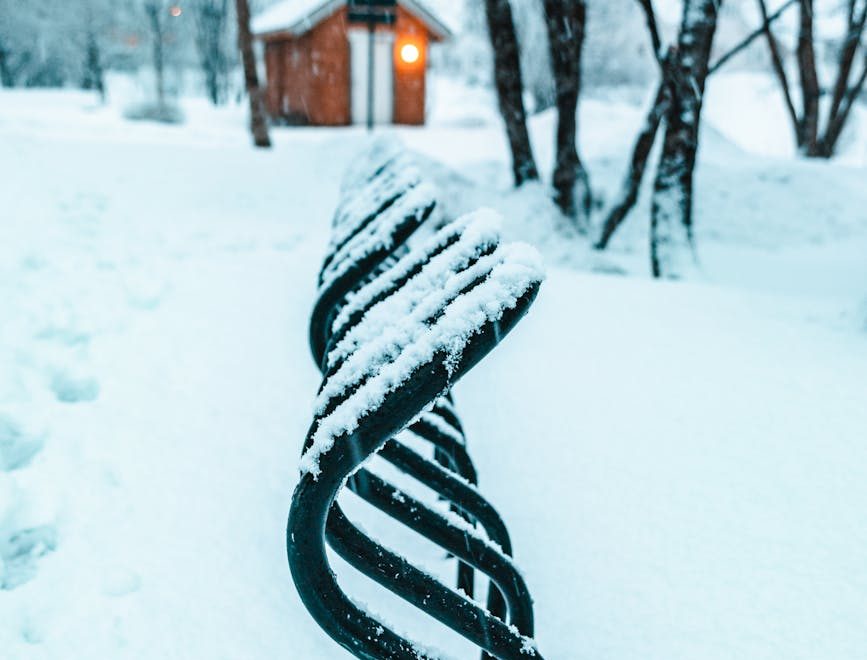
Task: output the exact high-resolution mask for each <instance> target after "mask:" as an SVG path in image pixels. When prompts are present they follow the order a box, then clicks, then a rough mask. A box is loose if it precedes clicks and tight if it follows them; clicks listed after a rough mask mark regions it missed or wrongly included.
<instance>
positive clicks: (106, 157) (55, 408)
mask: <svg viewBox="0 0 867 660" xmlns="http://www.w3.org/2000/svg"><path fill="white" fill-rule="evenodd" d="M43 98H47V99H51V101H52V102H53V103H57V104H61V105H62V104H63V103H66V104H67V106H64V112H65V113H67V114H68V116H69V119H68V122H69V123H68V125H64V124H62V123H61V125H59V126H58V125H56V119H54V118H52V117H50V116H49V115H48V114H46V116H45V117H42V118H40V117H39V116H38V112H37V114H36V116H35V117H34V114H33V113H34V111H38V109H39V108H40V107H41V105H40V104H39V103H38V102H37V101H38V99H39V97H38V96H28V95H17V96H12V95H10V96H4V97H3V98H2V100H0V181H2V182H3V187H2V188H0V209H3V211H2V213H3V216H2V218H0V301H2V304H0V559H2V561H0V585H3V586H4V588H3V589H0V650H2V651H0V657H3V658H7V657H8V658H11V659H12V660H31V659H33V660H36V659H43V658H44V659H51V660H55V659H58V658H63V659H64V660H66V659H77V658H81V659H85V658H87V659H88V660H92V659H94V658H98V659H109V658H111V659H115V658H135V659H148V660H150V659H156V658H160V659H163V658H171V659H182V658H183V659H188V658H202V659H205V658H207V659H211V658H225V659H232V660H234V659H239V660H240V659H244V660H246V659H258V658H274V657H288V658H299V659H300V658H339V657H345V654H344V653H343V652H342V651H340V649H339V648H337V647H336V646H335V645H334V644H333V643H331V642H330V641H329V640H328V639H326V638H325V637H324V634H323V633H321V632H320V631H319V629H318V628H317V627H316V626H315V625H314V624H313V622H312V620H311V619H310V618H309V617H308V615H307V614H306V612H305V611H304V609H303V606H302V605H301V604H300V602H299V601H298V598H297V596H296V594H295V590H294V588H293V586H292V583H291V578H290V576H289V572H288V568H287V565H286V560H285V549H284V538H283V535H284V528H285V517H286V513H287V510H288V504H289V498H290V496H291V492H292V488H293V486H294V483H295V481H296V478H297V477H296V474H297V461H298V457H299V451H300V443H301V440H302V438H303V436H304V433H305V431H306V427H307V424H308V423H309V420H310V416H311V405H312V401H313V398H314V395H315V391H316V387H317V385H318V377H317V376H318V374H317V372H316V370H315V369H314V367H313V365H312V362H311V360H310V357H309V352H308V349H307V343H306V324H307V319H308V314H309V310H310V307H311V305H312V301H313V296H314V290H313V285H314V277H315V273H316V267H317V264H318V262H319V260H320V258H321V254H322V250H323V249H324V244H325V240H326V236H327V223H328V220H329V217H330V212H331V210H332V209H333V206H334V204H335V199H336V191H337V174H339V173H340V172H341V171H342V169H343V167H344V166H345V164H346V163H347V162H348V160H349V158H350V157H351V154H352V153H353V152H354V151H355V150H356V148H357V147H358V146H359V144H360V143H361V137H360V134H358V133H355V132H347V134H346V137H345V138H344V136H342V135H341V134H340V133H339V132H338V133H333V132H324V133H322V134H321V135H320V134H317V133H315V132H308V131H298V132H292V131H283V132H281V133H280V134H279V135H278V145H277V149H275V150H274V152H273V153H270V154H255V153H252V152H251V151H250V150H249V149H248V148H247V146H246V135H244V134H243V133H242V132H241V133H238V131H237V126H234V125H232V126H229V127H228V128H225V127H223V126H221V125H219V124H218V123H211V124H208V125H207V128H206V129H201V130H200V131H197V130H187V129H165V128H155V127H148V126H135V125H129V124H125V123H123V122H121V121H119V120H115V119H113V118H112V117H111V116H109V115H108V114H107V113H106V112H101V113H95V114H93V115H92V116H90V115H86V114H83V113H82V112H81V109H80V107H78V106H77V105H76V104H75V103H70V102H69V101H68V99H67V97H66V96H63V97H62V98H61V96H51V95H48V96H46V97H43ZM71 98H73V99H77V98H78V97H76V96H72V97H71ZM34 99H36V101H35V100H34ZM7 100H9V101H10V102H9V103H6V101H7ZM28 108H29V111H28ZM24 117H28V118H29V119H28V120H27V123H24V119H23V118H24ZM227 124H228V122H227ZM22 126H23V127H24V128H22ZM439 130H440V129H433V130H431V131H428V132H420V133H409V134H408V135H409V137H410V140H411V141H414V144H416V145H417V146H419V147H421V148H425V147H428V149H429V151H432V152H435V151H436V149H437V148H442V147H441V145H442V144H445V143H447V142H448V141H449V140H451V141H453V143H454V142H455V140H456V138H455V136H456V134H460V132H459V131H458V130H457V129H454V130H446V129H441V132H438V131H439ZM494 134H495V133H494V132H493V131H492V132H490V133H489V135H494ZM434 147H436V148H434ZM458 148H459V146H456V147H455V149H456V150H457V149H458ZM719 160H720V162H722V164H718V163H717V164H711V165H708V169H710V170H712V171H713V169H714V168H717V170H718V171H719V172H720V173H721V174H720V176H725V175H726V174H727V170H725V163H724V159H723V158H720V159H719ZM756 167H761V164H759V165H757V166H756ZM792 171H793V174H792V176H794V177H803V178H806V177H804V175H803V171H804V169H803V167H801V166H798V167H797V168H795V167H794V166H793V170H792ZM730 174H731V176H732V177H734V176H736V173H735V172H734V171H732V172H731V173H730ZM855 175H863V171H862V172H857V171H852V172H851V176H852V177H854V176H855ZM840 176H841V177H842V179H843V181H844V184H845V182H846V181H849V180H850V179H847V177H849V176H850V174H849V173H843V174H841V175H840ZM829 179H830V177H829ZM844 184H841V185H844ZM706 185H708V187H710V185H709V184H706ZM771 185H773V184H771ZM787 194H791V193H790V191H788V190H787V189H785V187H784V186H782V185H779V186H778V187H777V188H776V189H774V191H773V193H772V197H777V198H780V197H784V196H785V195H787ZM840 207H841V209H842V210H841V213H843V214H844V215H845V214H846V213H850V214H851V213H859V212H863V208H864V207H863V205H861V202H860V201H859V200H853V201H852V203H851V205H850V206H848V207H847V206H846V204H845V203H844V202H841V203H840ZM859 209H860V210H859ZM849 225H851V226H852V227H855V229H852V230H851V231H848V233H845V234H844V235H843V237H844V238H845V239H846V242H845V243H844V242H842V241H838V242H834V241H833V240H826V242H825V243H822V244H799V245H795V246H791V247H788V248H787V249H785V250H780V251H777V252H771V251H769V250H764V251H763V250H762V249H761V248H760V247H757V246H755V245H754V246H751V247H748V246H741V245H739V244H737V243H736V242H732V241H728V242H726V241H720V242H719V243H713V242H708V243H707V244H706V250H705V252H704V255H705V258H706V262H707V265H708V268H709V270H710V275H709V280H710V281H709V282H707V283H702V284H679V285H673V284H657V283H653V282H650V281H648V280H646V279H643V278H636V277H613V276H604V275H593V274H587V273H579V272H575V271H573V270H569V269H565V268H561V267H556V266H555V267H553V268H551V275H550V277H549V279H548V281H547V282H546V283H545V285H544V286H543V290H542V293H541V294H540V297H539V300H538V303H537V305H536V306H535V307H534V309H533V310H532V312H531V313H530V315H529V316H528V317H527V319H526V320H525V321H524V322H522V324H521V325H520V326H519V328H518V330H516V331H515V333H514V334H513V335H511V336H510V337H509V338H508V339H507V340H506V341H505V342H504V344H503V345H502V346H500V347H498V349H497V350H496V351H494V353H493V354H492V355H491V356H490V357H489V358H488V359H486V360H485V361H484V362H483V363H482V364H481V365H480V366H479V367H478V368H477V369H475V370H474V371H473V372H472V373H471V374H470V375H468V376H467V378H466V380H465V381H463V382H462V383H461V384H459V386H458V388H457V391H456V398H457V405H458V409H459V412H460V414H461V416H462V418H463V420H464V421H465V424H466V426H467V432H468V437H469V441H470V443H471V453H472V455H473V457H474V459H475V460H476V462H477V465H478V468H479V471H480V475H481V480H482V490H483V492H484V493H485V494H486V495H487V496H488V497H489V498H490V500H491V501H492V502H493V503H494V504H495V505H496V506H497V507H498V508H499V509H500V511H501V513H502V514H503V517H504V519H505V520H506V522H507V524H508V525H509V528H510V531H511V533H512V537H513V541H514V545H515V551H516V556H517V561H518V564H519V566H520V567H521V568H522V570H523V572H524V574H525V575H526V578H527V582H528V584H529V586H530V589H531V592H532V593H533V595H534V597H535V599H536V619H537V629H538V639H539V643H540V648H541V650H542V652H543V654H544V655H545V657H548V658H594V659H608V658H610V659H612V660H624V659H629V658H639V657H640V658H642V659H648V658H649V659H656V658H659V659H660V660H662V659H663V658H665V659H666V660H671V659H673V658H675V659H679V658H683V659H684V660H685V659H687V658H690V659H692V658H703V659H716V658H719V659H723V658H732V657H739V658H749V659H757V660H758V659H764V658H769V659H770V658H774V659H783V658H785V659H786V660H789V659H792V658H795V659H797V658H804V659H807V658H809V659H811V660H815V658H834V659H835V660H850V659H851V660H855V659H860V658H863V654H864V649H865V648H867V628H865V626H864V624H863V621H864V617H865V614H867V561H865V559H867V528H865V526H864V520H865V519H867V480H865V479H864V474H865V471H867V443H865V441H864V439H865V437H867V406H865V404H864V401H865V394H867V334H865V332H864V318H863V314H864V310H863V308H862V307H861V304H862V302H863V300H864V295H865V294H867V265H865V260H864V258H863V255H864V254H865V252H864V250H862V249H861V248H862V247H864V246H865V245H867V240H865V235H867V232H863V231H862V232H861V233H860V234H859V233H858V232H857V231H856V229H857V227H858V223H856V222H851V223H849ZM849 225H846V226H849ZM860 226H861V227H862V228H863V222H862V224H861V225H860ZM823 227H824V225H823ZM825 229H827V228H826V227H825V228H824V229H817V230H816V231H818V232H821V231H824V230H825ZM805 233H806V230H805ZM826 233H828V232H826ZM631 249H633V248H630V247H629V246H626V247H622V248H621V250H622V255H621V256H623V255H625V256H623V258H624V259H625V261H626V262H629V261H630V259H631V257H630V250H631ZM634 249H635V250H638V249H640V248H639V247H635V248H634ZM859 257H860V258H859ZM781 273H787V274H788V275H786V276H783V275H782V274H781ZM798 274H800V276H798ZM751 275H752V277H751ZM757 281H758V284H756V282H757ZM714 282H715V283H714ZM368 522H369V523H370V524H369V525H366V526H367V527H368V528H370V529H377V527H376V525H377V524H378V523H379V519H378V518H376V517H375V516H371V517H370V518H369V521H368ZM419 550H420V552H421V553H422V556H421V560H423V561H425V562H427V564H429V565H430V564H436V562H437V561H439V564H440V565H441V566H442V567H449V564H448V563H447V562H445V561H442V560H441V559H437V558H438V555H436V554H435V553H432V552H431V551H430V550H429V549H428V548H420V549H419ZM425 553H426V554H425ZM448 570H449V572H451V568H450V567H449V568H448ZM348 583H349V584H350V586H351V587H352V588H357V589H358V590H359V591H358V593H360V594H361V596H362V598H364V599H366V600H368V602H369V603H370V604H371V606H372V608H373V609H374V610H376V611H381V612H383V613H385V614H386V617H387V618H391V617H392V610H391V607H392V601H391V600H390V599H388V598H384V597H383V598H382V599H381V600H376V599H375V598H377V596H376V594H377V593H378V592H377V591H376V590H373V589H368V588H366V587H365V585H364V584H363V583H362V582H361V581H360V580H358V581H356V580H352V579H350V580H349V581H348ZM354 593H355V592H354ZM393 616H394V618H395V619H396V620H397V621H398V622H399V625H403V626H407V627H410V628H413V629H414V631H415V632H417V633H418V634H419V635H420V636H421V637H422V641H424V642H426V643H429V644H440V643H441V644H442V646H444V647H446V648H447V649H448V650H449V651H450V652H452V654H454V655H457V656H458V657H467V655H466V653H465V647H462V646H461V645H460V644H459V643H457V642H455V641H454V640H453V639H450V638H449V639H446V638H444V637H443V636H442V632H441V629H440V628H439V627H438V626H436V625H434V624H428V623H427V622H426V620H425V619H423V618H420V617H415V619H416V620H417V621H421V622H423V623H421V624H417V625H415V626H414V625H413V624H412V623H411V622H412V619H413V617H412V615H407V613H406V612H403V613H402V614H395V615H393ZM473 657H475V655H474V654H473Z"/></svg>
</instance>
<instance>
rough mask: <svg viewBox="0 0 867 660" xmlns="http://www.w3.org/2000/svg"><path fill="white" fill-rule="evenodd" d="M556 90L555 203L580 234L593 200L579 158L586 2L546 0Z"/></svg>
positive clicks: (582, 231) (553, 179)
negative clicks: (579, 118)
mask: <svg viewBox="0 0 867 660" xmlns="http://www.w3.org/2000/svg"><path fill="white" fill-rule="evenodd" d="M544 1H545V4H544V7H545V23H546V25H547V27H548V43H549V45H550V49H551V68H552V69H553V72H554V84H555V87H556V90H557V160H556V164H555V166H554V174H553V176H552V182H553V184H554V201H555V202H556V203H557V206H559V207H560V210H561V211H563V213H564V214H566V215H568V216H569V217H571V218H574V219H575V223H576V226H577V228H578V230H579V231H580V232H581V233H586V232H587V231H588V229H589V226H590V209H591V206H592V204H593V196H592V192H591V189H590V176H589V175H588V173H587V170H586V169H585V168H584V165H583V164H582V163H581V158H580V157H579V155H578V147H577V140H578V125H577V110H578V97H579V95H580V93H581V49H582V46H583V45H584V27H585V23H586V15H587V7H586V5H585V3H584V0H544Z"/></svg>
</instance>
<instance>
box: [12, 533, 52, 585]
mask: <svg viewBox="0 0 867 660" xmlns="http://www.w3.org/2000/svg"><path fill="white" fill-rule="evenodd" d="M56 549H57V530H56V529H55V528H54V526H53V525H42V526H40V527H31V528H29V529H22V530H18V531H17V532H13V533H12V534H9V535H8V536H7V535H5V534H4V535H3V536H0V589H5V590H7V591H8V590H11V589H15V588H16V587H20V586H21V585H23V584H26V583H27V582H30V580H32V579H33V578H34V577H36V571H37V565H38V562H39V559H40V557H43V556H45V555H46V554H48V553H49V552H54V551H55V550H56Z"/></svg>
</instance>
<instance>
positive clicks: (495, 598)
mask: <svg viewBox="0 0 867 660" xmlns="http://www.w3.org/2000/svg"><path fill="white" fill-rule="evenodd" d="M435 211H436V202H435V194H434V191H433V189H432V188H431V187H430V186H429V185H428V184H427V183H426V182H424V181H423V180H422V177H421V175H420V173H419V171H418V169H417V167H416V166H415V164H414V163H413V160H412V158H411V157H410V156H408V155H407V154H406V153H404V151H403V149H402V148H401V147H400V145H398V144H396V143H393V142H388V143H380V144H378V145H375V147H374V148H373V149H372V150H371V151H370V152H369V153H368V154H367V156H366V157H365V158H362V159H361V160H360V161H358V162H357V163H356V164H355V166H354V167H353V168H352V169H351V170H350V172H348V173H347V175H346V177H345V180H344V185H343V189H342V194H341V203H340V206H339V207H338V209H337V212H336V214H335V218H334V223H333V236H332V242H331V245H330V248H329V251H328V255H327V256H326V258H325V261H324V264H323V267H322V271H321V272H320V275H319V293H318V297H317V300H316V303H315V306H314V310H313V313H312V316H311V321H310V347H311V351H312V354H313V358H314V360H315V362H316V364H317V365H318V366H319V367H320V369H321V370H322V373H323V375H324V378H323V381H322V386H321V388H320V392H319V396H318V399H317V407H316V413H315V417H314V420H313V423H312V425H311V427H310V430H309V431H308V434H307V438H306V441H305V443H304V451H303V455H302V458H301V479H300V482H299V484H298V486H297V488H296V490H295V492H294V494H293V497H292V506H291V511H290V514H289V524H288V528H287V549H288V555H289V564H290V568H291V571H292V576H293V579H294V582H295V585H296V587H297V589H298V592H299V594H300V596H301V599H302V601H303V602H304V604H305V606H306V607H307V609H308V610H309V611H310V613H311V614H312V616H313V618H314V619H315V620H316V622H317V623H318V624H319V625H320V626H321V627H322V628H323V629H324V630H325V631H326V632H327V633H328V634H329V635H330V636H331V637H332V638H333V639H334V640H335V641H336V642H337V643H339V644H340V645H341V646H343V647H344V648H345V649H347V650H348V651H350V652H351V653H353V654H354V655H355V656H357V657H359V658H372V659H380V658H432V657H435V656H431V655H429V652H426V651H424V650H422V649H420V648H418V647H417V646H416V645H415V644H414V643H413V642H411V641H410V640H408V639H406V638H404V637H402V636H401V635H399V634H397V633H395V632H394V631H392V630H391V629H390V628H389V627H388V626H387V625H386V624H384V623H382V622H380V621H378V620H377V619H376V618H374V617H373V616H372V615H370V614H368V613H367V612H365V611H364V610H363V609H361V608H360V607H358V606H357V605H356V604H355V603H354V602H353V601H352V600H351V599H350V597H349V596H347V595H346V594H345V593H344V592H343V591H342V590H341V588H340V586H339V585H338V583H337V580H336V578H335V576H334V574H333V572H332V570H331V568H330V566H329V563H328V558H327V556H326V545H325V544H326V542H327V544H328V545H329V546H330V547H331V548H332V550H334V551H335V552H336V553H337V554H338V555H339V556H341V557H342V558H343V559H344V560H346V561H347V562H348V563H349V564H350V565H351V566H353V567H354V568H355V569H356V570H358V571H360V572H361V573H362V574H364V575H366V576H368V577H369V578H371V579H373V580H374V581H376V582H378V583H379V584H381V585H382V586H384V587H386V588H387V589H389V590H391V591H392V592H393V593H395V594H397V595H398V596H400V597H402V598H403V599H404V600H406V601H408V602H409V603H412V604H413V605H415V606H416V607H418V608H419V609H421V610H423V611H424V612H425V613H427V614H428V615H429V616H431V617H433V618H434V619H436V620H438V621H439V622H441V623H442V624H444V625H445V626H447V627H449V628H451V629H452V630H454V631H456V632H457V633H459V634H460V635H462V636H463V637H465V638H466V639H468V640H470V641H471V642H473V643H474V644H475V645H476V646H477V647H479V648H480V649H481V650H482V657H483V658H541V656H540V654H539V652H538V650H537V648H536V645H535V643H534V642H533V634H534V628H533V607H532V600H531V598H530V595H529V592H528V589H527V586H526V584H525V582H524V579H523V577H522V576H521V574H520V573H519V572H518V570H517V569H516V568H515V566H514V564H513V561H512V558H511V554H512V546H511V541H510V539H509V534H508V531H507V530H506V526H505V524H504V523H503V521H502V519H501V518H500V516H499V514H498V513H497V512H496V510H495V509H494V508H493V507H492V506H491V504H490V503H489V502H488V501H487V500H485V499H484V497H482V495H481V494H480V493H479V491H478V490H477V488H476V483H477V479H476V470H475V468H474V466H473V463H472V460H471V459H470V457H469V454H468V453H467V449H466V441H465V437H464V433H463V429H462V427H461V424H460V421H459V419H458V416H457V414H456V412H455V408H454V404H453V400H452V397H451V394H450V388H451V386H452V385H453V384H454V383H455V382H456V381H457V380H458V379H460V378H461V377H462V376H463V375H464V374H465V373H467V372H468V371H469V370H470V369H471V368H472V367H473V366H474V365H476V364H477V363H478V362H479V361H480V360H481V359H482V358H484V356H485V355H486V354H487V353H488V352H489V351H491V350H492V349H493V348H494V347H495V346H496V345H497V344H498V343H499V342H500V340H501V339H502V338H503V337H504V336H505V335H506V334H507V333H508V332H509V331H510V330H511V329H512V328H513V327H514V326H515V324H516V323H517V322H518V321H519V320H520V319H521V317H522V316H523V315H524V314H525V313H526V312H527V310H528V309H529V307H530V305H531V303H532V302H533V300H534V298H535V296H536V293H537V291H538V288H539V284H540V282H541V280H542V274H541V268H540V267H539V266H538V258H537V255H535V253H534V252H533V251H532V250H531V249H530V248H527V247H526V246H516V245H501V244H500V240H499V235H498V228H497V221H496V218H494V217H493V215H494V214H493V213H492V212H484V211H480V212H477V213H475V214H470V215H468V216H465V217H463V218H459V219H457V220H454V221H451V222H447V223H446V222H443V221H442V220H441V219H439V218H438V217H437V214H436V212H435ZM401 432H406V433H411V434H412V435H413V436H415V438H414V440H417V439H421V440H422V441H423V442H424V443H425V446H426V447H429V450H430V451H428V452H427V454H428V455H424V454H423V453H421V452H419V451H418V450H417V449H416V448H413V447H414V446H415V445H413V447H411V446H410V445H409V444H407V443H405V442H402V441H400V440H399V439H398V438H397V437H395V436H397V435H398V434H399V433H401ZM401 437H404V436H401ZM374 454H378V455H379V456H380V457H381V458H382V459H384V460H385V461H388V462H389V463H391V464H392V465H393V466H394V467H396V468H397V469H398V470H400V471H402V472H403V473H405V474H406V475H409V476H411V477H412V478H413V479H415V480H416V481H417V482H419V483H421V484H423V485H424V486H426V487H427V488H429V489H430V490H432V491H434V492H435V493H436V494H437V496H438V497H439V498H440V499H442V500H445V501H447V502H448V504H449V510H444V508H443V507H435V506H432V505H431V504H428V503H424V502H422V501H421V500H419V499H417V498H416V497H414V496H412V495H410V494H409V493H407V492H405V491H404V490H402V489H400V488H398V487H396V486H393V485H392V484H390V483H388V482H387V481H386V480H384V479H383V478H382V477H380V476H377V475H376V474H374V473H373V472H372V471H371V470H370V469H369V468H368V467H367V466H366V461H367V459H368V458H370V457H371V456H372V455H374ZM344 486H347V487H349V488H350V489H351V490H353V491H354V492H355V493H356V494H357V495H358V496H360V497H361V498H362V499H364V500H366V501H367V502H368V503H369V504H371V505H372V506H374V507H376V508H377V509H379V510H380V511H382V512H384V513H385V514H387V515H388V516H390V517H391V518H393V519H394V520H396V521H398V522H400V523H402V524H403V525H405V526H406V527H408V528H409V529H411V530H413V531H414V532H416V533H418V534H420V535H421V536H423V537H425V538H427V539H428V540H430V541H432V542H433V543H435V544H437V545H439V546H440V547H441V548H443V549H444V550H446V551H447V552H448V553H449V554H450V555H451V556H454V557H455V558H456V559H457V560H458V569H457V587H456V589H452V588H451V587H449V586H447V585H445V584H443V583H442V582H440V581H439V580H437V579H436V578H434V577H432V576H430V575H428V574H427V573H426V572H423V571H422V570H420V569H419V568H417V567H416V566H414V565H413V564H411V563H410V562H409V561H408V560H407V559H406V558H404V557H403V556H401V555H399V554H397V553H395V552H393V551H391V550H389V549H388V548H386V547H384V546H382V545H380V544H379V543H378V542H376V541H375V540H373V539H371V538H369V537H368V536H367V535H366V534H365V533H364V532H362V531H361V530H360V529H359V528H358V527H357V526H356V525H354V524H353V523H352V522H351V521H350V520H349V518H348V517H347V516H346V515H345V514H344V512H343V510H342V509H341V507H340V505H339V504H338V502H337V496H338V493H339V492H340V491H341V489H342V488H343V487H344ZM476 571H478V572H479V573H480V574H482V575H484V576H486V577H487V578H488V580H489V588H488V590H487V592H488V593H487V599H486V602H485V604H484V605H482V604H481V603H479V602H476V601H475V600H474V598H473V597H474V581H475V572H476Z"/></svg>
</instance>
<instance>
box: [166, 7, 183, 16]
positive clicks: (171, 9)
mask: <svg viewBox="0 0 867 660" xmlns="http://www.w3.org/2000/svg"><path fill="white" fill-rule="evenodd" d="M169 13H170V14H171V15H172V16H174V17H175V18H177V17H178V16H180V15H181V14H183V13H184V10H183V9H181V8H180V7H179V6H178V5H172V6H171V7H169Z"/></svg>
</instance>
